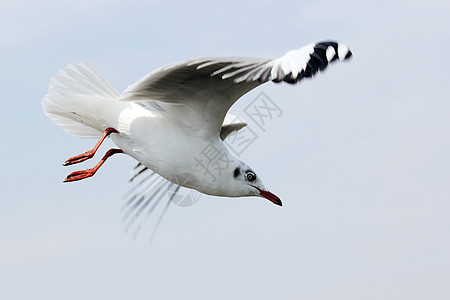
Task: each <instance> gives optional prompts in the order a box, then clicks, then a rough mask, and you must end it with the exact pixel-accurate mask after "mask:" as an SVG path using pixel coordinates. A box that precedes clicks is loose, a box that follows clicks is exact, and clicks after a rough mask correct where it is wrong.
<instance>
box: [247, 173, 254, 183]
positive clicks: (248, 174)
mask: <svg viewBox="0 0 450 300" xmlns="http://www.w3.org/2000/svg"><path fill="white" fill-rule="evenodd" d="M255 179H256V175H255V173H252V172H248V173H247V180H248V181H255Z"/></svg>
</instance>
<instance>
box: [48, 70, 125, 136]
mask: <svg viewBox="0 0 450 300" xmlns="http://www.w3.org/2000/svg"><path fill="white" fill-rule="evenodd" d="M119 96H120V94H119V93H118V92H117V91H116V90H115V89H114V88H113V87H112V86H111V85H109V83H107V82H106V81H105V80H104V79H103V78H102V77H101V76H100V75H99V74H97V72H95V71H94V69H93V68H92V67H90V66H89V65H88V64H86V63H78V64H69V65H67V66H66V67H65V68H64V69H61V70H59V72H58V74H57V75H56V76H55V77H53V78H52V79H51V80H50V84H49V89H48V92H47V95H45V96H44V98H43V99H42V109H43V110H44V112H45V114H46V115H47V116H48V117H49V118H50V119H52V120H53V121H54V122H55V123H56V124H57V125H58V126H60V127H61V128H62V129H64V130H65V131H66V132H68V133H70V134H72V135H74V136H78V137H98V136H99V135H100V134H101V133H102V130H103V129H104V128H103V129H101V128H99V118H101V116H100V115H98V116H96V115H93V113H94V112H101V111H102V109H105V108H107V107H108V106H110V105H111V104H113V103H115V102H116V101H117V99H118V98H119Z"/></svg>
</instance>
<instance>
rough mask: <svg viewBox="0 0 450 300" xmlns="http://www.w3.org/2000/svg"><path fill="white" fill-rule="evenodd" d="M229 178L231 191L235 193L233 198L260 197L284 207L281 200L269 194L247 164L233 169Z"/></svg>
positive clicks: (240, 164)
mask: <svg viewBox="0 0 450 300" xmlns="http://www.w3.org/2000/svg"><path fill="white" fill-rule="evenodd" d="M228 176H229V178H230V180H229V182H230V185H231V189H232V190H233V191H234V193H235V194H234V195H233V196H235V197H244V196H258V197H262V198H266V199H268V200H269V201H271V202H272V203H274V204H276V205H279V206H282V203H281V200H280V198H278V197H277V196H276V195H275V194H273V193H271V192H269V191H268V190H267V189H266V188H265V187H264V184H263V183H262V181H261V179H260V178H259V176H258V175H256V173H255V171H253V169H252V168H250V167H249V166H247V165H246V164H244V163H242V162H240V163H239V164H237V165H236V166H234V168H231V174H228Z"/></svg>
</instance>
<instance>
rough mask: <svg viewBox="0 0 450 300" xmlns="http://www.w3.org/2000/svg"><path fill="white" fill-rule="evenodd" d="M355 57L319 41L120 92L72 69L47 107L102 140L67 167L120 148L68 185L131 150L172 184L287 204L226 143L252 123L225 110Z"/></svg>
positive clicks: (82, 67)
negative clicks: (101, 149)
mask: <svg viewBox="0 0 450 300" xmlns="http://www.w3.org/2000/svg"><path fill="white" fill-rule="evenodd" d="M350 56H351V52H350V51H349V50H348V48H347V47H346V46H345V45H343V44H339V43H336V42H321V43H316V44H311V45H308V46H305V47H302V48H300V49H298V50H292V51H290V52H288V53H287V54H286V55H284V56H282V57H280V58H278V59H274V60H269V59H258V58H239V57H230V58H204V59H197V60H190V61H186V62H182V63H176V64H172V65H168V66H165V67H162V68H160V69H158V70H155V71H153V72H152V73H150V74H149V75H147V76H145V77H144V78H142V79H141V80H139V81H138V82H137V83H135V84H134V85H131V86H130V87H128V89H126V90H125V91H124V92H123V93H122V94H119V93H118V92H117V91H116V90H114V88H112V87H111V86H110V85H109V84H108V83H107V82H106V81H105V80H104V79H103V78H102V77H101V76H100V75H98V74H97V73H96V72H95V71H94V70H93V68H91V67H90V66H89V65H87V64H86V63H79V64H69V65H68V66H67V67H65V68H64V69H62V70H60V71H59V73H58V74H57V75H56V76H55V77H54V78H53V79H52V80H51V81H50V87H49V91H48V94H47V95H46V96H45V97H44V98H43V100H42V106H43V109H44V112H45V113H46V114H47V116H49V117H50V118H51V119H52V120H54V121H55V122H56V123H57V124H58V125H59V126H61V127H62V128H63V129H64V130H66V131H67V132H69V133H71V134H73V135H76V136H81V137H98V136H100V135H101V138H100V140H99V142H98V143H97V145H96V147H95V148H94V149H93V150H91V151H88V152H86V153H85V154H81V155H78V156H75V157H72V158H70V159H69V160H67V161H66V165H70V164H75V163H79V162H82V161H84V160H86V159H89V158H91V157H92V156H93V155H94V154H95V152H96V151H97V149H98V146H99V145H100V144H101V142H102V141H103V140H104V139H105V138H106V137H107V136H109V137H110V138H111V139H112V141H113V142H114V143H115V144H116V145H117V146H118V147H119V149H112V150H110V151H109V152H107V154H106V155H105V156H104V157H103V158H102V160H101V161H100V163H99V164H98V165H97V166H96V167H95V168H93V169H88V170H85V171H77V172H73V173H72V174H70V175H69V176H68V177H67V178H66V181H76V180H80V179H84V178H87V177H90V176H92V175H93V174H94V173H95V172H96V171H97V170H98V168H99V167H100V166H101V164H102V163H103V162H104V161H105V160H106V159H107V158H108V157H109V156H111V155H113V154H115V153H125V154H128V155H129V156H131V157H133V158H134V159H136V160H137V161H138V162H139V163H140V164H142V165H144V166H145V167H146V168H148V169H151V170H153V171H154V172H156V173H157V174H159V175H160V176H161V177H162V178H165V179H166V180H168V181H170V182H172V183H174V184H177V185H180V186H184V187H188V188H193V189H196V190H198V191H200V192H203V193H205V194H210V195H216V196H228V197H241V196H261V197H264V198H267V199H269V200H270V201H272V202H273V203H275V204H278V205H281V201H280V200H279V198H278V197H277V196H275V195H274V194H272V193H270V192H269V191H267V189H266V188H265V187H264V185H263V183H262V181H261V179H260V178H259V176H256V174H255V172H254V171H253V170H252V169H251V168H250V167H249V166H248V165H246V164H245V163H244V162H242V161H240V160H239V159H237V158H235V157H234V156H233V155H232V154H231V153H230V152H229V151H228V149H227V147H226V146H225V144H224V143H223V139H225V138H226V136H227V135H229V134H230V133H231V132H233V131H238V130H239V129H241V128H242V127H244V126H245V125H246V124H245V122H244V121H243V120H242V119H239V118H237V117H234V118H233V116H231V115H227V112H228V110H229V108H230V107H231V106H232V105H233V103H234V102H235V101H237V100H238V99H239V98H240V97H241V96H242V95H244V94H245V93H247V92H248V91H250V90H252V89H253V88H255V87H257V86H258V85H260V84H262V83H264V82H267V81H275V82H280V81H285V82H288V83H294V82H298V81H300V80H301V79H302V78H304V77H312V76H313V75H314V74H315V73H317V72H318V71H321V70H323V69H325V67H326V66H327V65H328V63H329V62H332V61H334V60H336V59H339V60H345V59H347V58H349V57H350ZM102 133H103V134H102Z"/></svg>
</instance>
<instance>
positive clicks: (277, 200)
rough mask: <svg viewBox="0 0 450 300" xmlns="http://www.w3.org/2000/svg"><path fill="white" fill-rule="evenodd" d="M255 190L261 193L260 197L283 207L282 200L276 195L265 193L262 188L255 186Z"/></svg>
mask: <svg viewBox="0 0 450 300" xmlns="http://www.w3.org/2000/svg"><path fill="white" fill-rule="evenodd" d="M255 188H256V189H257V190H258V191H259V195H260V196H262V197H264V198H266V199H268V200H270V201H271V202H273V203H274V204H276V205H279V206H283V203H281V200H280V198H278V197H277V196H276V195H275V194H272V193H271V192H269V191H264V190H262V189H260V188H257V187H256V186H255Z"/></svg>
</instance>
